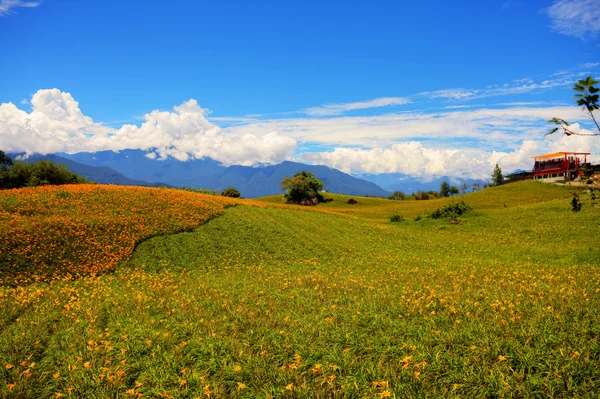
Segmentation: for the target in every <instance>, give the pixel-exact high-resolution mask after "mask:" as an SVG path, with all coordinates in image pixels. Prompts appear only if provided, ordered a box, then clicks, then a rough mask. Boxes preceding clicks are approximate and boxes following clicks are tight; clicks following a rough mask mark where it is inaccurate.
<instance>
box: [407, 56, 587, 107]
mask: <svg viewBox="0 0 600 399" xmlns="http://www.w3.org/2000/svg"><path fill="white" fill-rule="evenodd" d="M584 65H587V66H588V67H589V68H593V67H594V66H596V64H595V63H588V64H584ZM581 76H582V73H581V72H579V73H576V74H575V73H570V72H565V73H556V74H553V75H552V78H551V79H546V80H543V81H541V82H538V83H536V82H535V81H534V80H532V79H530V78H525V79H517V80H514V81H512V82H511V83H505V84H503V85H492V86H488V87H487V88H485V89H462V88H456V89H444V90H435V91H427V92H423V93H419V94H417V95H416V97H425V98H430V99H438V98H441V99H447V100H473V99H481V98H487V97H496V96H506V95H515V94H523V93H529V92H532V91H539V90H547V89H553V88H556V87H566V86H570V85H572V84H573V80H574V79H575V78H576V77H581Z"/></svg>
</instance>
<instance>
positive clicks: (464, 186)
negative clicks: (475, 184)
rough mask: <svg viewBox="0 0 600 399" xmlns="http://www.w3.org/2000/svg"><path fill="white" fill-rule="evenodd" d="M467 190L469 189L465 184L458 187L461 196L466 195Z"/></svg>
mask: <svg viewBox="0 0 600 399" xmlns="http://www.w3.org/2000/svg"><path fill="white" fill-rule="evenodd" d="M468 189H469V185H468V184H467V183H462V184H461V185H460V192H461V193H463V194H464V193H466V192H467V190H468Z"/></svg>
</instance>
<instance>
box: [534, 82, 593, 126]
mask: <svg viewBox="0 0 600 399" xmlns="http://www.w3.org/2000/svg"><path fill="white" fill-rule="evenodd" d="M595 84H598V81H597V80H594V79H593V78H592V77H591V76H588V77H587V78H586V79H579V80H578V81H577V83H575V85H574V86H573V90H575V91H576V92H577V94H575V95H574V96H573V97H575V98H576V99H577V100H576V102H577V105H579V106H580V107H581V109H582V110H583V111H584V112H586V113H587V114H588V115H589V116H590V117H591V118H592V120H593V121H594V123H595V124H596V127H597V128H598V133H580V132H575V131H573V130H572V129H571V128H570V127H569V126H571V124H570V123H569V122H567V121H566V120H564V119H562V118H556V117H554V118H552V119H550V120H548V122H550V123H554V124H555V125H556V126H555V127H553V128H552V129H550V131H549V132H548V133H546V134H545V135H546V136H548V135H550V134H553V133H556V132H557V131H559V130H562V132H563V133H564V134H565V135H567V136H571V135H577V136H600V125H598V121H597V120H596V118H595V117H594V111H595V110H598V109H600V104H599V103H598V97H599V96H598V94H596V93H598V92H599V91H600V89H599V88H597V87H594V85H595Z"/></svg>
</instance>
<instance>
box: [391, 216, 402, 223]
mask: <svg viewBox="0 0 600 399" xmlns="http://www.w3.org/2000/svg"><path fill="white" fill-rule="evenodd" d="M405 220H406V219H405V218H403V217H402V216H400V215H394V216H391V217H390V222H392V223H398V222H404V221H405Z"/></svg>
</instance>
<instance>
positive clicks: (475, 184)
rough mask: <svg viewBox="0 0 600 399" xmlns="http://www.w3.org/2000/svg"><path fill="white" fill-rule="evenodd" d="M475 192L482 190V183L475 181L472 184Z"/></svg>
mask: <svg viewBox="0 0 600 399" xmlns="http://www.w3.org/2000/svg"><path fill="white" fill-rule="evenodd" d="M471 187H472V189H473V192H475V191H479V190H481V183H473V184H472V185H471Z"/></svg>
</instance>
